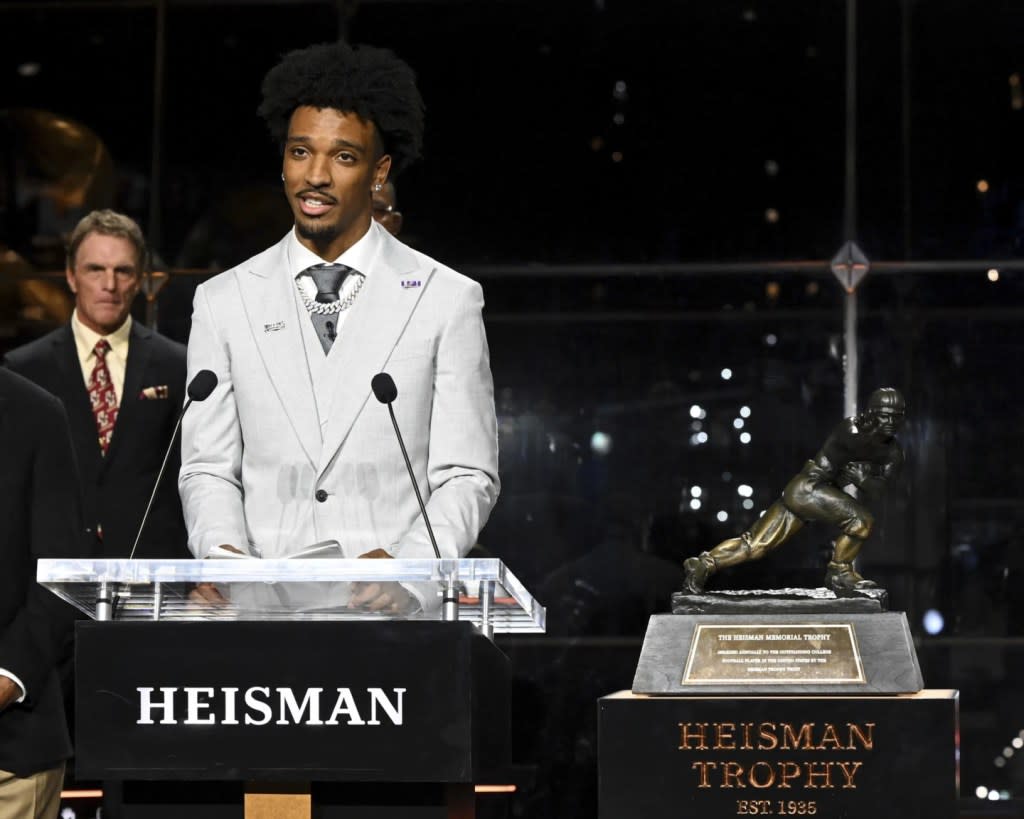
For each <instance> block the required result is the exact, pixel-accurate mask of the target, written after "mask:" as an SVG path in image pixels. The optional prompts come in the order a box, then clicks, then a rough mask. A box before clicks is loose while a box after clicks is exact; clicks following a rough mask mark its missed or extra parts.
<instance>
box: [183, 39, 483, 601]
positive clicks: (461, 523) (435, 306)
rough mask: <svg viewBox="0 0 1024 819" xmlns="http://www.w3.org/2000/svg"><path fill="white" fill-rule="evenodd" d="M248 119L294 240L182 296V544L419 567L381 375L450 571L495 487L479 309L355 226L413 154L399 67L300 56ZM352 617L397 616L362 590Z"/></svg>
mask: <svg viewBox="0 0 1024 819" xmlns="http://www.w3.org/2000/svg"><path fill="white" fill-rule="evenodd" d="M260 114H261V115H262V116H263V117H264V119H265V120H266V121H267V124H268V126H269V127H270V130H271V133H272V135H273V136H274V137H275V138H276V139H277V141H278V142H279V144H280V145H281V146H282V148H283V162H282V168H283V172H282V176H281V178H282V180H283V182H284V190H285V195H286V196H287V199H288V203H289V205H290V206H291V208H292V211H293V214H294V217H295V227H294V229H293V230H292V231H290V232H289V233H288V235H287V236H285V237H284V238H283V239H282V240H281V241H280V242H278V243H277V244H276V245H274V246H273V247H271V248H269V249H268V250H266V251H264V252H263V253H260V254H258V255H256V256H254V257H253V258H251V259H249V260H248V261H246V262H243V263H242V264H240V265H238V266H237V267H235V268H233V269H231V270H228V271H226V272H224V273H222V274H220V275H219V276H217V277H215V278H214V279H212V280H211V281H209V282H207V283H205V284H203V285H202V286H200V287H199V288H198V290H197V292H196V296H195V302H194V308H193V315H192V331H191V337H190V339H189V344H188V377H189V379H191V378H192V377H193V376H194V375H195V374H196V373H197V372H198V371H199V370H202V369H209V370H213V371H214V372H215V373H216V374H217V377H218V379H219V383H218V386H217V388H216V390H215V391H214V393H213V394H212V395H211V396H210V398H208V399H207V400H206V401H205V402H203V403H197V404H195V405H194V406H193V407H192V408H191V409H190V410H189V412H188V413H187V414H186V417H185V422H184V425H183V428H182V468H181V474H180V478H179V489H180V491H181V497H182V502H183V505H184V511H185V520H186V524H187V526H188V532H189V547H190V548H191V550H192V551H193V553H194V554H195V555H196V557H200V558H202V557H205V556H207V555H208V554H209V553H210V550H211V549H213V548H215V547H220V548H228V549H232V550H235V551H239V552H242V553H245V554H251V555H254V556H258V557H264V558H272V557H287V556H289V555H291V554H294V553H295V552H296V551H299V550H302V549H303V548H304V547H307V546H309V545H310V544H313V543H317V542H320V541H324V540H329V539H333V540H337V541H339V542H340V544H341V546H342V549H343V551H344V554H345V556H346V557H396V558H397V557H401V558H420V557H433V550H432V547H431V545H430V540H429V537H428V534H427V530H426V527H425V524H424V522H423V520H422V516H421V515H420V513H419V507H418V504H417V501H416V497H415V494H414V492H413V489H412V486H411V484H410V481H409V477H408V475H407V473H406V469H405V464H404V461H403V459H402V454H401V451H400V449H399V447H398V443H397V441H396V440H395V435H394V431H393V429H392V427H391V421H390V417H389V415H388V411H387V408H386V407H384V406H382V405H381V404H380V403H378V402H377V401H376V400H375V399H374V397H373V395H372V394H371V389H370V382H371V379H372V378H373V376H374V374H376V373H378V372H382V371H387V372H388V373H390V375H391V376H392V377H393V379H394V381H395V384H396V385H397V388H398V398H397V399H396V400H395V402H394V409H395V413H396V415H397V417H398V423H399V426H400V427H401V430H402V433H403V435H404V437H405V442H406V446H407V448H408V451H409V457H410V460H411V462H412V467H413V471H414V473H415V475H416V478H417V480H418V482H419V486H420V490H421V493H422V495H423V498H424V501H425V502H426V506H427V512H428V516H429V518H430V521H431V523H432V525H433V529H434V533H435V535H436V537H437V544H438V547H439V548H440V551H441V554H442V555H443V556H445V557H457V556H461V555H463V554H465V553H466V552H467V551H468V550H469V549H470V547H471V546H472V545H473V544H474V542H475V541H476V537H477V534H478V533H479V531H480V529H481V528H482V527H483V525H484V523H486V521H487V517H488V515H489V514H490V511H491V508H492V507H493V506H494V503H495V500H496V499H497V495H498V489H499V480H498V463H497V459H498V454H497V424H496V421H495V413H494V390H493V384H492V380H491V374H490V364H489V355H488V350H487V340H486V337H485V334H484V326H483V319H482V315H481V310H482V307H483V294H482V291H481V288H480V286H479V285H478V284H477V283H475V282H473V281H472V280H470V279H468V278H466V277H464V276H462V275H460V274H458V273H456V272H455V271H453V270H451V269H449V268H447V267H445V266H444V265H442V264H439V263H438V262H436V261H434V260H433V259H430V258H428V257H426V256H424V255H423V254H421V253H418V252H416V251H414V250H412V249H411V248H409V247H407V246H405V245H403V244H402V243H401V242H399V241H398V240H397V239H395V238H394V237H392V236H391V235H390V234H389V233H388V232H387V231H386V230H384V228H382V227H381V226H380V225H378V224H377V223H376V222H374V220H373V218H372V215H373V199H372V195H373V191H374V189H375V188H376V189H379V188H381V187H383V186H384V185H385V184H386V183H387V180H388V176H389V174H392V173H396V172H398V171H400V170H401V169H402V168H404V167H405V166H406V165H407V164H408V163H409V162H410V161H412V160H413V159H415V158H416V157H417V156H418V154H419V148H420V143H421V135H422V126H423V104H422V101H421V99H420V96H419V93H418V91H417V89H416V85H415V78H414V76H413V74H412V71H411V70H410V69H409V68H408V66H407V65H405V63H403V62H402V61H400V60H399V59H398V58H397V57H395V56H394V55H393V54H391V53H390V52H388V51H385V50H382V49H375V48H370V47H366V46H363V47H350V46H348V45H347V44H344V43H334V44H325V45H319V46H313V47H310V48H307V49H304V50H301V51H296V52H292V53H291V54H288V55H286V56H285V58H284V59H283V60H282V61H281V63H280V64H279V65H277V66H276V67H275V68H273V69H272V70H271V71H270V72H269V73H268V74H267V77H266V79H265V80H264V84H263V104H262V105H261V107H260ZM419 602H420V603H421V604H422V605H429V604H430V601H425V600H420V601H419ZM352 603H353V604H357V605H365V606H368V607H370V608H373V609H392V610H397V609H401V608H403V607H405V606H407V605H409V604H410V601H409V599H408V598H407V596H406V595H405V593H404V592H403V590H402V589H401V588H400V587H397V586H391V587H387V586H384V585H381V586H378V585H376V584H372V585H370V586H367V587H364V588H363V589H362V590H361V591H360V592H359V593H358V594H357V595H355V597H354V599H353V601H352Z"/></svg>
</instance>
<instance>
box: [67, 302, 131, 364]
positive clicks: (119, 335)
mask: <svg viewBox="0 0 1024 819" xmlns="http://www.w3.org/2000/svg"><path fill="white" fill-rule="evenodd" d="M131 332H132V317H131V316H128V317H127V318H126V319H125V320H124V324H122V325H121V326H120V327H118V328H117V329H116V330H114V332H112V333H111V334H110V335H106V336H103V335H100V334H99V333H97V332H96V331H94V330H90V329H89V328H88V327H86V326H85V325H84V324H82V320H81V319H80V318H79V317H78V308H75V310H74V312H73V313H72V314H71V333H72V335H73V336H74V337H75V350H76V351H77V352H78V362H79V363H80V364H81V365H82V366H83V367H85V366H86V363H87V362H88V361H89V359H90V357H91V356H92V355H93V351H94V350H95V348H96V342H97V341H99V340H100V339H101V338H105V339H106V340H107V343H108V344H109V345H110V351H111V352H112V353H114V355H116V356H117V357H118V358H119V359H120V360H121V361H127V360H128V339H129V337H130V336H131ZM89 369H90V370H91V369H92V367H91V366H90V367H89Z"/></svg>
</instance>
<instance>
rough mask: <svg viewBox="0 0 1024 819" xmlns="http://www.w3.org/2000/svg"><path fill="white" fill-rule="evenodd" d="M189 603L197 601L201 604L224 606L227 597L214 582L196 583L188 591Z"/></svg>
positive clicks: (226, 602)
mask: <svg viewBox="0 0 1024 819" xmlns="http://www.w3.org/2000/svg"><path fill="white" fill-rule="evenodd" d="M188 599H189V602H190V603H199V604H200V605H202V606H226V605H227V604H228V601H227V599H226V598H225V597H224V595H223V594H221V593H220V591H219V590H218V589H217V586H216V585H215V584H214V583H196V587H195V588H194V589H192V591H190V592H189V593H188Z"/></svg>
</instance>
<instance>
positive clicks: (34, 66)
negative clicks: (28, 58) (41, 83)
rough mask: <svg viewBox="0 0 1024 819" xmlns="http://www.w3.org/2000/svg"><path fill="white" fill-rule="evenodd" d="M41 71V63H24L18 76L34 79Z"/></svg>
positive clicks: (19, 68)
mask: <svg viewBox="0 0 1024 819" xmlns="http://www.w3.org/2000/svg"><path fill="white" fill-rule="evenodd" d="M41 69H42V66H41V65H40V64H39V63H22V64H21V65H19V66H18V76H19V77H34V76H36V75H37V74H38V73H39V72H40V70H41Z"/></svg>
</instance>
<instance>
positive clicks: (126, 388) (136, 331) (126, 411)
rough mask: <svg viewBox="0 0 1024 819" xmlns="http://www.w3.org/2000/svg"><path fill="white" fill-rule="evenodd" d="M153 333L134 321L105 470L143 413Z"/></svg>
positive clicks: (129, 337)
mask: <svg viewBox="0 0 1024 819" xmlns="http://www.w3.org/2000/svg"><path fill="white" fill-rule="evenodd" d="M152 341H153V331H152V330H150V329H149V328H148V327H145V326H143V325H142V324H140V323H139V322H137V321H132V328H131V332H130V333H129V336H128V361H127V363H126V364H125V369H124V385H123V387H122V389H121V405H120V406H119V407H118V410H117V422H116V423H115V424H114V434H113V436H112V437H111V439H110V446H109V447H108V448H107V454H106V456H105V457H104V458H103V466H102V467H101V468H102V469H103V470H105V469H106V468H107V465H108V464H109V463H110V462H111V461H112V460H113V458H114V454H115V453H116V452H117V451H118V449H120V448H121V447H122V446H123V444H121V441H122V440H123V439H124V438H126V437H127V436H128V430H129V429H131V425H132V423H133V422H134V420H135V415H136V413H137V412H138V409H139V393H140V392H141V391H142V386H143V385H142V381H143V377H144V376H145V373H146V369H147V368H148V367H149V359H150V356H151V355H152V353H153V344H152Z"/></svg>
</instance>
